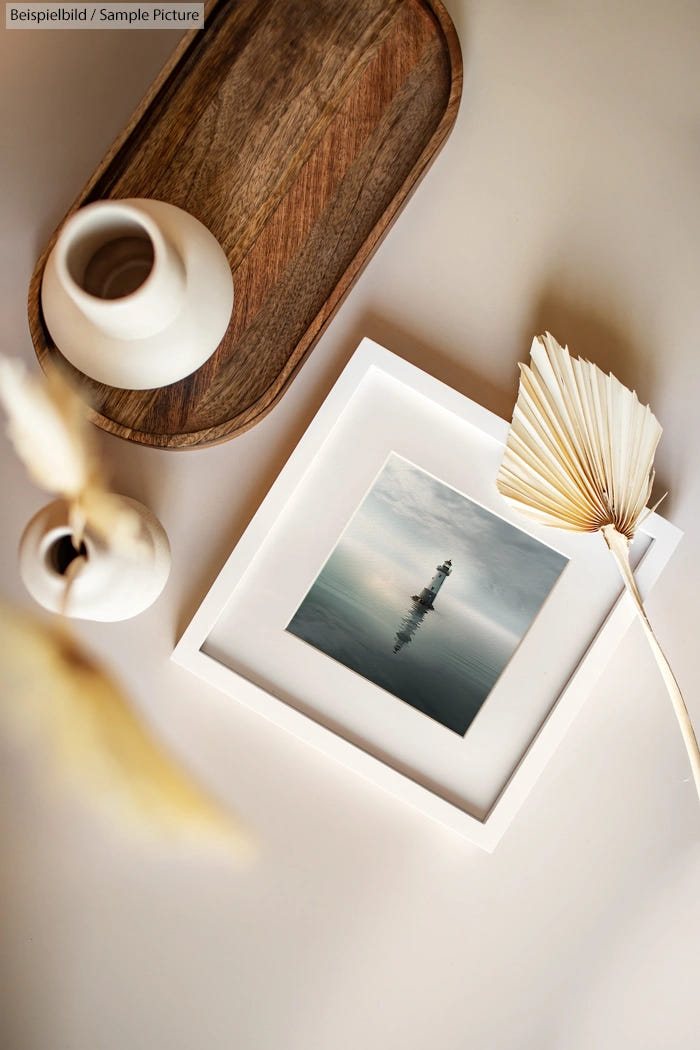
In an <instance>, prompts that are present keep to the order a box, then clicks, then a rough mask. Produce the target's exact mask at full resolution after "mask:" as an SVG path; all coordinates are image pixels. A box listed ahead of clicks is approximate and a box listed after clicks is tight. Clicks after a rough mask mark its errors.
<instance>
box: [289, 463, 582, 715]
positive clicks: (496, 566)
mask: <svg viewBox="0 0 700 1050" xmlns="http://www.w3.org/2000/svg"><path fill="white" fill-rule="evenodd" d="M566 562H567V559H566V558H565V557H564V556H563V555H561V554H559V553H558V552H557V551H555V550H552V548H550V547H548V546H546V545H545V544H543V543H541V542H540V541H539V540H536V539H534V538H533V537H532V536H529V535H528V534H527V533H525V532H523V531H522V530H521V529H518V528H516V527H515V526H513V525H511V524H509V523H508V522H506V521H504V520H503V519H502V518H499V517H498V516H497V515H496V514H493V513H491V511H488V510H486V509H485V508H484V507H481V506H480V505H479V504H477V503H475V502H474V501H473V500H470V499H469V498H468V497H467V496H464V495H463V494H462V493H460V492H457V491H456V490H455V489H453V488H452V487H451V486H449V485H446V484H445V483H444V482H442V481H440V480H439V479H438V478H436V477H434V476H433V475H431V474H429V473H427V472H426V471H424V470H422V469H421V468H420V467H417V466H415V465H414V464H413V463H410V462H409V461H408V460H406V459H404V458H402V457H401V456H398V455H396V454H395V453H391V454H390V455H389V457H388V458H387V460H386V462H385V464H384V466H383V467H382V470H381V471H380V473H379V475H378V476H377V478H376V479H375V481H374V483H373V485H372V486H371V488H370V490H369V492H368V493H367V495H366V496H365V498H364V499H363V501H362V503H361V504H360V506H359V507H358V509H357V511H356V512H355V513H354V515H353V516H352V518H351V520H350V521H349V523H348V525H347V527H346V528H345V530H344V532H343V534H342V536H341V537H340V539H339V540H338V543H337V544H336V546H335V548H334V550H333V551H332V553H331V555H330V557H329V558H328V560H327V561H326V563H325V564H324V566H323V568H322V569H321V571H320V572H319V574H318V576H317V577H316V579H315V580H314V582H313V584H312V586H311V587H310V589H309V590H308V592H307V594H306V595H305V597H304V599H303V601H302V602H301V604H300V606H299V608H298V609H297V611H296V613H295V614H294V616H293V617H292V619H291V621H290V622H289V624H288V625H287V630H288V631H289V632H290V633H292V634H293V635H295V636H296V637H298V638H300V639H302V640H303V641H304V642H307V643H308V644H309V645H312V646H314V647H315V648H316V649H318V650H320V651H321V652H323V653H325V654H326V655H327V656H329V657H331V658H332V659H334V660H337V661H339V662H340V663H342V664H344V665H345V667H347V668H349V670H351V671H353V672H355V673H356V674H359V675H362V677H363V678H366V679H368V680H369V681H371V682H373V683H374V684H375V685H377V686H379V687H380V688H382V689H385V690H386V691H387V692H389V693H391V694H392V695H394V696H396V697H397V698H398V699H399V700H402V701H404V702H405V703H407V704H410V705H411V706H412V707H414V708H417V709H418V710H419V711H422V712H423V713H424V714H425V715H427V716H429V717H430V718H433V719H435V720H436V721H437V722H439V723H441V724H442V725H443V726H446V727H447V728H448V729H450V730H453V731H454V732H456V733H459V734H460V735H463V734H464V733H465V732H466V730H467V729H468V727H469V725H470V724H471V722H472V721H473V719H474V717H475V715H476V714H477V712H478V711H479V708H480V707H481V705H482V704H483V702H484V700H485V699H486V697H487V696H488V695H489V693H490V692H491V690H492V689H493V687H494V685H495V683H496V681H497V680H498V678H499V676H500V675H501V673H502V671H503V670H504V668H505V667H506V665H507V664H508V662H509V660H510V658H511V656H512V655H513V653H514V652H515V650H516V648H517V646H518V644H519V642H520V640H521V639H522V637H523V635H524V634H525V632H526V631H527V630H528V628H529V627H530V625H531V623H532V622H533V620H534V619H535V617H536V616H537V613H538V612H539V610H540V608H541V606H542V604H543V602H544V601H545V599H546V598H547V595H548V594H549V593H550V591H551V589H552V587H553V586H554V584H555V583H556V581H557V579H558V577H559V576H560V574H561V572H562V570H563V569H564V566H565V565H566Z"/></svg>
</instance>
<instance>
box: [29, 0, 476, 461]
mask: <svg viewBox="0 0 700 1050" xmlns="http://www.w3.org/2000/svg"><path fill="white" fill-rule="evenodd" d="M461 86H462V64H461V53H460V48H459V42H458V40H457V35H456V32H455V29H454V26H453V25H452V23H451V21H450V19H449V17H448V15H447V13H446V11H445V9H444V7H443V6H442V4H441V3H440V0H430V2H428V0H314V3H309V0H236V2H231V0H218V2H217V0H214V2H212V3H210V4H209V5H208V7H207V14H206V23H205V28H204V29H202V30H199V31H193V32H192V33H190V34H188V35H187V36H186V37H185V38H184V39H183V41H182V43H181V45H180V47H179V48H178V49H177V50H176V52H175V54H174V55H173V57H172V59H171V61H170V62H169V63H168V65H167V66H166V67H165V69H164V70H163V71H162V73H161V74H160V76H159V77H158V79H157V80H156V82H155V83H154V84H153V86H152V88H151V89H150V91H149V92H148V94H147V95H146V97H145V98H144V100H143V101H142V103H141V105H140V106H139V108H138V110H137V111H136V113H135V114H134V116H133V118H132V119H131V121H130V122H129V124H128V126H127V127H126V128H125V130H124V132H123V133H122V135H121V136H120V137H119V139H118V140H117V141H116V143H115V144H114V146H113V147H112V149H111V150H110V152H109V153H108V154H107V156H106V157H105V159H104V160H103V161H102V163H101V164H100V166H99V168H98V169H97V171H96V172H95V174H94V175H93V177H92V178H91V179H90V181H89V182H88V184H87V186H86V187H85V189H84V190H83V192H82V193H81V194H80V196H79V197H78V199H77V200H76V202H75V203H74V205H73V206H72V208H71V209H70V211H69V212H68V215H70V214H72V213H73V212H74V211H75V210H76V209H77V208H79V207H80V206H81V205H83V204H86V203H88V202H89V201H93V200H100V199H103V198H108V197H114V198H119V197H153V198H156V199H158V200H163V201H168V202H169V203H171V204H176V205H179V206H180V207H181V208H185V209H186V210H187V211H189V212H191V213H192V214H193V215H195V216H196V217H197V218H198V219H200V220H201V221H202V222H203V223H204V224H205V225H206V226H208V227H209V229H210V230H211V231H212V233H214V235H215V236H216V237H217V238H218V240H219V241H220V243H221V244H222V245H223V248H224V250H225V251H226V254H227V256H228V259H229V262H230V264H231V269H232V272H233V278H234V286H235V304H234V310H233V316H232V318H231V323H230V325H229V328H228V331H227V333H226V335H225V337H224V339H223V341H222V343H221V345H220V346H219V348H218V350H217V351H216V353H215V354H214V356H213V357H212V358H210V359H209V361H207V362H206V364H205V365H203V366H202V367H201V368H200V369H199V370H198V371H197V372H195V373H194V374H193V375H191V376H188V377H187V378H186V379H184V380H182V381H181V382H178V383H173V384H172V385H170V386H167V387H162V388H159V389H156V390H145V391H144V390H140V391H131V390H118V389H116V388H114V387H108V386H104V385H102V384H99V383H96V382H94V381H92V380H90V379H88V378H87V377H86V376H84V375H82V373H80V372H77V371H76V370H75V369H73V368H71V367H70V366H68V365H67V363H66V362H64V359H63V358H62V356H61V355H60V354H59V352H58V351H57V350H56V348H55V347H54V346H53V345H52V342H51V337H50V336H49V334H48V332H47V330H46V328H45V326H44V324H43V318H42V316H41V308H40V298H39V292H40V287H41V278H42V274H43V270H44V264H45V261H46V258H47V255H48V253H49V251H50V250H51V248H52V247H53V243H54V241H55V238H56V233H54V235H53V237H52V239H51V241H50V242H49V244H48V245H47V247H46V249H45V250H44V252H43V254H42V255H41V258H40V259H39V262H38V263H37V266H36V269H35V271H34V275H33V277H32V281H31V285H30V289H29V324H30V329H31V333H32V339H33V341H34V346H35V349H36V353H37V357H38V358H39V362H40V363H41V365H42V367H44V366H46V364H47V363H48V362H50V360H51V359H52V358H60V360H61V361H62V362H64V364H65V365H66V367H67V368H68V370H69V372H72V373H73V375H74V377H76V378H77V379H78V380H79V383H80V386H81V389H82V390H84V392H85V398H86V400H87V401H88V402H89V404H90V405H91V406H92V419H93V421H94V422H95V423H97V425H98V426H100V427H102V428H103V429H104V430H107V431H109V432H110V433H112V434H118V435H119V436H120V437H124V438H127V439H128V440H131V441H137V442H140V443H142V444H145V445H152V446H156V447H159V448H201V447H203V446H206V445H212V444H216V443H217V442H220V441H225V440H227V439H228V438H231V437H233V436H234V435H235V434H238V433H240V432H242V431H243V430H246V429H248V427H250V426H252V425H253V424H254V423H255V422H257V421H258V420H259V419H260V418H261V417H262V416H263V415H264V414H265V413H266V412H267V411H269V409H270V408H271V407H272V406H273V405H274V403H275V402H276V401H277V400H278V398H279V397H281V395H282V393H283V392H284V390H285V388H286V387H287V385H288V384H289V382H290V380H291V379H292V376H293V375H294V373H295V371H296V369H297V368H298V367H299V365H300V364H301V362H302V360H303V359H304V356H305V355H306V354H307V353H308V352H309V350H310V349H311V348H312V346H313V345H314V343H315V342H316V340H317V339H318V337H319V335H320V334H321V332H322V331H323V329H324V327H325V326H326V324H327V323H328V321H329V319H330V318H331V316H332V314H333V312H334V311H335V309H336V308H337V306H338V305H339V303H340V301H341V300H342V298H343V296H344V295H345V294H346V292H347V291H348V290H349V289H350V287H351V286H352V284H353V283H354V281H355V280H356V278H357V277H358V275H359V273H360V271H361V269H362V267H363V265H364V264H365V263H366V262H367V260H368V259H369V257H370V255H371V254H372V252H373V250H374V249H375V248H376V247H377V245H378V243H379V242H380V240H381V239H382V237H383V236H384V234H385V233H386V231H387V229H388V228H389V226H390V224H391V223H392V221H393V220H394V219H395V218H396V215H397V214H398V212H399V210H400V208H401V206H402V205H403V204H404V203H405V201H406V199H407V198H408V196H409V194H410V192H411V190H412V189H413V188H414V186H415V185H416V183H417V182H418V180H419V179H420V177H421V175H422V174H423V173H424V171H425V170H426V168H427V167H428V165H429V164H430V162H431V161H432V159H433V157H434V156H435V154H436V153H437V151H438V150H439V148H440V146H441V145H442V144H443V142H444V140H445V139H446V137H447V135H448V134H449V131H450V130H451V128H452V125H453V124H454V120H455V117H456V115H457V107H458V105H459V99H460V94H461ZM67 217H68V216H66V218H67Z"/></svg>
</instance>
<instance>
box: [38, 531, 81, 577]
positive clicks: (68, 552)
mask: <svg viewBox="0 0 700 1050" xmlns="http://www.w3.org/2000/svg"><path fill="white" fill-rule="evenodd" d="M87 556H88V552H87V547H86V546H85V544H84V543H81V544H80V546H79V547H75V546H74V545H73V537H72V536H71V535H70V533H66V535H65V536H61V537H60V538H59V539H57V540H56V541H55V542H54V543H52V544H51V546H50V547H49V549H48V551H47V552H46V560H47V563H48V565H49V567H50V568H51V569H53V571H54V572H55V573H58V575H59V576H65V574H66V572H67V571H68V566H69V565H71V564H72V562H74V561H75V559H76V558H87Z"/></svg>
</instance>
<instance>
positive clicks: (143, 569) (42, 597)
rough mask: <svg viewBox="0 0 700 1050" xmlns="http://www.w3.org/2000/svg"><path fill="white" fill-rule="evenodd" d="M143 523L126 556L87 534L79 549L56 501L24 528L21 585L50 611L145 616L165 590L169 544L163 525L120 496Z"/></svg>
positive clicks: (87, 616) (91, 616)
mask: <svg viewBox="0 0 700 1050" xmlns="http://www.w3.org/2000/svg"><path fill="white" fill-rule="evenodd" d="M117 498H118V499H120V500H122V501H123V502H124V504H125V505H127V506H128V507H129V508H130V510H131V511H132V512H136V513H137V514H138V516H139V518H140V520H141V526H142V528H141V532H142V537H143V540H142V542H141V543H140V544H139V548H138V552H133V553H132V554H131V555H130V556H129V557H127V556H125V555H124V554H123V553H120V552H119V551H117V550H115V549H113V548H111V547H110V545H109V544H108V543H106V542H105V541H104V540H102V539H101V538H99V537H97V536H96V535H95V534H93V533H91V531H90V530H89V529H87V530H86V533H85V537H84V541H83V549H82V550H81V551H80V552H79V551H77V550H76V549H75V546H74V544H73V533H72V530H71V528H70V525H69V524H68V504H67V503H66V501H65V500H61V499H59V500H54V502H53V503H49V504H48V505H47V506H45V507H43V508H42V509H41V510H40V511H39V512H38V513H37V514H35V515H34V517H33V518H32V520H31V521H30V522H29V524H28V525H27V527H26V529H25V530H24V534H23V536H22V539H21V541H20V547H19V570H20V575H21V577H22V580H23V582H24V585H25V587H26V588H27V590H28V591H29V593H30V594H31V596H32V597H33V598H34V600H35V601H37V602H38V603H39V604H40V605H43V607H44V608H45V609H49V610H50V611H51V612H61V613H64V614H65V615H66V616H71V617H75V618H78V619H84V620H101V621H114V620H127V619H129V618H130V617H132V616H136V615H137V614H138V613H140V612H143V610H144V609H147V608H148V606H149V605H151V604H152V603H153V602H154V601H155V600H156V598H157V597H158V595H159V594H160V593H161V591H162V590H163V587H164V586H165V583H166V581H167V579H168V575H169V573H170V561H171V559H170V544H169V542H168V537H167V535H166V534H165V530H164V529H163V526H162V525H161V524H160V522H159V521H158V519H157V518H156V517H155V515H154V514H153V513H152V512H151V511H150V510H149V509H148V508H147V507H144V506H143V504H142V503H138V502H137V501H136V500H132V499H129V497H127V496H119V497H117ZM79 553H82V554H84V556H85V565H84V566H83V568H82V569H81V571H80V572H79V573H78V574H77V575H76V577H75V579H74V580H73V581H72V583H71V584H70V587H69V589H68V597H67V601H66V582H67V581H66V577H65V572H66V570H67V568H68V566H69V565H70V563H71V562H72V561H73V560H74V559H75V557H76V556H77V555H78V554H79Z"/></svg>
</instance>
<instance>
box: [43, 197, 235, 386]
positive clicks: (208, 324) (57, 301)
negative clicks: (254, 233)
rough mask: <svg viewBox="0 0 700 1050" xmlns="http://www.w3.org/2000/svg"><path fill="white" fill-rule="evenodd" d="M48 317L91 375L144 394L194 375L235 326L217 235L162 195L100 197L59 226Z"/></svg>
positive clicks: (71, 356) (48, 277) (62, 346)
mask: <svg viewBox="0 0 700 1050" xmlns="http://www.w3.org/2000/svg"><path fill="white" fill-rule="evenodd" d="M41 306H42V310H43V314H44V321H45V322H46V327H47V328H48V330H49V332H50V334H51V337H52V339H53V340H54V343H55V344H56V346H57V348H58V349H59V350H60V352H61V353H62V354H63V356H64V357H65V358H66V359H67V360H68V361H70V363H71V364H72V365H74V366H75V367H76V368H78V369H79V370H80V371H81V372H83V373H84V374H85V375H87V376H90V377H91V378H92V379H96V380H98V381H99V382H101V383H106V384H108V385H109V386H115V387H123V388H126V389H129V390H147V389H151V388H154V387H161V386H166V385H168V384H170V383H174V382H176V381H177V380H179V379H183V378H184V377H185V376H187V375H190V373H192V372H194V371H195V370H196V369H197V368H199V367H200V365H202V364H204V362H205V361H206V360H207V359H208V358H209V357H211V355H212V354H213V353H214V351H215V350H216V348H217V347H218V345H219V343H220V342H221V340H222V339H223V336H224V334H225V332H226V329H227V327H228V324H229V321H230V318H231V311H232V309H233V278H232V276H231V268H230V266H229V263H228V259H227V258H226V255H225V253H224V251H223V249H222V247H221V245H220V244H219V242H218V241H217V240H216V238H215V237H214V236H213V234H211V233H210V232H209V230H208V229H207V228H206V226H204V225H203V224H202V223H201V222H199V220H198V219H195V218H194V216H192V215H190V214H189V213H188V212H186V211H183V210H182V209H181V208H176V207H175V206H174V205H172V204H165V203H164V202H163V201H155V200H147V199H143V200H141V199H129V200H106V201H95V202H94V203H92V204H87V205H85V207H83V208H79V209H78V211H76V212H75V213H74V214H73V215H72V216H71V217H70V218H69V219H67V220H66V222H65V223H64V225H63V226H62V228H61V230H60V232H59V234H58V237H57V239H56V243H55V245H54V247H53V249H52V251H51V253H50V254H49V257H48V259H47V261H46V266H45V268H44V276H43V280H42V286H41Z"/></svg>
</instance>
